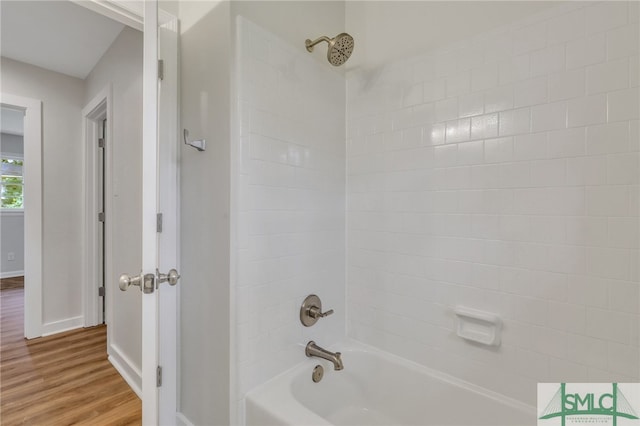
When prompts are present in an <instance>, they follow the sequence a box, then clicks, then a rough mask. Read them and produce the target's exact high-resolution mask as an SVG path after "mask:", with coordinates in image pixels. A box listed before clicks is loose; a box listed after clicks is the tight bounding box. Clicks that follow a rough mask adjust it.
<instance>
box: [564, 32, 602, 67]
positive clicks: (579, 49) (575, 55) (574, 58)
mask: <svg viewBox="0 0 640 426" xmlns="http://www.w3.org/2000/svg"><path fill="white" fill-rule="evenodd" d="M566 55H567V57H566V59H567V69H574V68H580V67H584V66H585V65H592V64H598V63H600V62H604V61H605V60H606V59H607V41H606V37H605V34H596V35H594V36H591V37H587V38H586V39H577V40H574V41H570V42H569V43H567V50H566Z"/></svg>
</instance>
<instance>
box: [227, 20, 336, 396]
mask: <svg viewBox="0 0 640 426" xmlns="http://www.w3.org/2000/svg"><path fill="white" fill-rule="evenodd" d="M325 12H326V11H325ZM307 13H309V11H308V10H307ZM341 18H342V16H340V15H339V16H335V19H336V20H340V19H341ZM304 22H306V21H305V20H304V19H301V20H300V22H299V23H300V25H302V24H304ZM334 25H336V24H335V23H334ZM300 29H302V28H300ZM327 31H331V28H327ZM301 32H302V31H301ZM330 34H331V33H330ZM334 35H335V34H334ZM237 36H238V38H237V39H236V43H237V44H236V49H237V61H238V62H237V67H238V68H237V70H236V75H237V78H238V80H237V86H236V87H237V92H236V94H235V96H237V98H236V99H237V105H238V125H239V135H238V136H239V139H238V140H237V142H236V143H239V144H238V145H237V146H235V147H234V149H235V151H234V152H235V153H236V155H237V158H236V159H235V161H234V164H235V165H236V166H235V170H236V173H237V175H236V179H237V180H236V182H235V185H234V186H233V187H232V191H237V192H236V196H237V203H238V204H237V208H238V215H237V224H236V230H237V241H236V243H237V247H236V251H235V255H236V262H237V263H236V266H235V267H236V276H235V278H236V282H235V286H236V288H235V290H236V301H235V304H236V309H237V310H236V316H235V321H236V327H237V328H236V332H237V335H236V342H235V343H236V345H235V348H233V349H234V351H233V353H234V354H235V356H236V357H237V358H236V359H237V362H238V364H237V367H236V374H237V377H236V380H237V382H236V385H237V387H236V394H235V395H233V397H235V398H237V400H238V401H239V402H241V400H242V399H243V398H244V396H245V394H246V392H247V391H249V390H250V389H252V388H253V387H255V386H257V385H259V384H261V383H263V382H265V381H267V380H269V379H270V378H272V377H274V376H276V375H277V374H279V373H281V372H283V371H285V370H287V369H289V368H290V367H292V366H293V365H295V364H297V363H299V362H301V361H303V360H304V359H305V354H304V347H305V345H306V344H307V342H308V341H310V340H315V341H316V342H317V343H318V344H319V345H321V346H324V347H330V346H331V345H332V344H334V343H336V342H338V341H339V340H341V339H343V338H344V336H345V328H344V321H345V300H344V294H345V260H344V259H345V252H344V247H345V234H344V228H345V222H344V221H345V219H344V210H345V192H344V191H345V149H344V132H345V110H344V105H345V86H344V78H343V76H342V75H341V74H340V73H337V72H335V71H334V70H333V69H332V66H331V65H330V64H329V63H328V62H327V61H326V59H325V60H324V61H321V62H318V61H317V60H316V59H315V58H314V57H313V56H312V55H310V54H309V53H308V52H307V51H306V50H305V49H304V44H303V42H304V38H306V37H302V35H300V36H299V37H297V38H296V42H295V43H291V42H289V41H285V40H283V39H281V38H279V37H277V36H276V35H274V34H273V33H272V32H271V31H270V30H266V29H264V28H261V27H259V26H257V25H255V24H253V23H252V22H250V21H248V20H244V19H242V20H239V21H238V27H237ZM308 36H309V35H307V37H308ZM325 58H326V54H325ZM309 294H317V295H318V296H320V298H321V299H322V301H323V308H324V309H325V310H328V309H334V310H335V314H334V315H332V316H330V317H327V318H325V319H322V320H320V321H319V322H318V323H317V324H316V325H315V326H313V327H309V328H307V327H304V326H303V325H302V324H301V323H300V320H299V311H300V305H301V304H302V302H303V300H304V298H305V297H306V296H308V295H309ZM241 405H242V404H241V403H240V404H239V406H241Z"/></svg>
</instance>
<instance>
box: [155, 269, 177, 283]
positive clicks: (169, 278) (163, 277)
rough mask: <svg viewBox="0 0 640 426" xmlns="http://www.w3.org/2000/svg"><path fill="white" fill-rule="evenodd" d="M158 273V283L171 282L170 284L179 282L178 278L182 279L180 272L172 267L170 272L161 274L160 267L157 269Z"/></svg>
mask: <svg viewBox="0 0 640 426" xmlns="http://www.w3.org/2000/svg"><path fill="white" fill-rule="evenodd" d="M156 275H157V277H158V281H157V285H160V284H161V283H169V285H176V284H178V279H180V274H178V271H176V270H175V269H171V270H170V271H169V273H168V274H161V273H160V271H159V270H158V269H156Z"/></svg>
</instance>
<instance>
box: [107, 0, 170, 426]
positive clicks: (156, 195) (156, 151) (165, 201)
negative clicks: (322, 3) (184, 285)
mask: <svg viewBox="0 0 640 426" xmlns="http://www.w3.org/2000/svg"><path fill="white" fill-rule="evenodd" d="M160 15H161V16H162V20H159V19H158V18H159V10H158V2H157V0H148V1H145V2H144V55H143V137H142V139H143V140H142V187H143V189H142V265H141V271H142V272H141V273H140V274H139V275H127V274H123V275H122V276H121V277H120V289H121V290H126V291H138V289H136V288H134V287H136V286H137V287H138V288H139V290H140V291H142V292H143V296H142V307H141V309H142V423H143V424H145V425H157V424H175V421H176V418H175V416H176V395H177V392H176V389H177V373H176V371H177V365H176V359H177V357H176V348H177V345H176V342H177V313H176V306H177V297H178V295H177V289H176V287H175V286H176V284H177V282H178V279H179V275H178V273H177V271H176V270H175V268H176V267H177V258H178V256H177V253H178V247H177V244H178V230H177V223H178V221H177V207H178V197H177V188H178V185H177V176H178V157H177V155H178V146H177V143H178V139H177V134H178V131H177V106H178V105H177V20H176V19H175V18H174V17H172V16H171V15H168V14H166V13H161V14H160ZM159 25H162V26H163V29H162V30H161V29H160V27H159ZM160 34H163V36H162V43H161V42H160V38H159V36H160ZM161 47H162V49H163V54H164V55H165V57H164V58H163V65H162V66H160V62H159V60H160V48H161ZM163 68H164V71H163ZM161 77H162V78H161ZM161 407H162V408H161Z"/></svg>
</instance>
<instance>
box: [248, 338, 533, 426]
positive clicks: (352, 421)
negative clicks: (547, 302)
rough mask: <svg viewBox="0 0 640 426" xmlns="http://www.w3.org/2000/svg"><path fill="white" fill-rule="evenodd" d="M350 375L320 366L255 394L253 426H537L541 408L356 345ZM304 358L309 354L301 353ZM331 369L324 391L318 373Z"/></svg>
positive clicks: (346, 356)
mask: <svg viewBox="0 0 640 426" xmlns="http://www.w3.org/2000/svg"><path fill="white" fill-rule="evenodd" d="M337 347H339V348H340V350H341V352H342V360H343V362H344V370H342V371H334V370H333V364H331V363H329V362H326V361H324V360H320V359H317V358H310V359H307V360H305V361H304V362H303V363H302V364H300V365H298V366H296V367H295V368H293V369H291V370H289V371H287V372H285V373H283V374H281V375H280V376H278V377H276V378H274V379H272V380H270V381H269V382H267V383H265V384H263V385H261V386H259V387H257V388H255V389H253V390H252V391H251V392H249V393H248V394H247V398H246V424H247V425H248V426H266V425H367V426H369V425H371V426H373V425H473V426H483V425H487V426H489V425H491V426H499V425H509V426H516V425H534V424H536V415H535V408H534V407H531V406H528V405H525V404H523V403H520V402H518V401H515V400H512V399H509V398H507V397H505V396H503V395H499V394H496V393H494V392H491V391H488V390H486V389H482V388H479V387H476V386H473V385H469V384H468V383H465V382H462V381H460V380H457V379H455V378H452V377H450V376H447V375H445V374H442V373H440V372H437V371H433V370H430V369H428V368H425V367H422V366H419V365H417V364H414V363H412V362H409V361H406V360H404V359H402V358H399V357H396V356H393V355H390V354H388V353H384V352H381V351H378V350H376V349H373V348H371V347H369V346H365V345H361V344H359V343H357V342H349V343H348V344H347V345H345V344H341V345H337ZM300 350H301V352H302V353H303V352H304V347H301V349H300ZM317 364H320V365H322V366H323V367H324V373H325V374H324V378H323V379H322V380H321V381H320V382H319V383H314V382H313V381H312V380H311V373H312V370H313V367H314V366H315V365H317Z"/></svg>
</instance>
